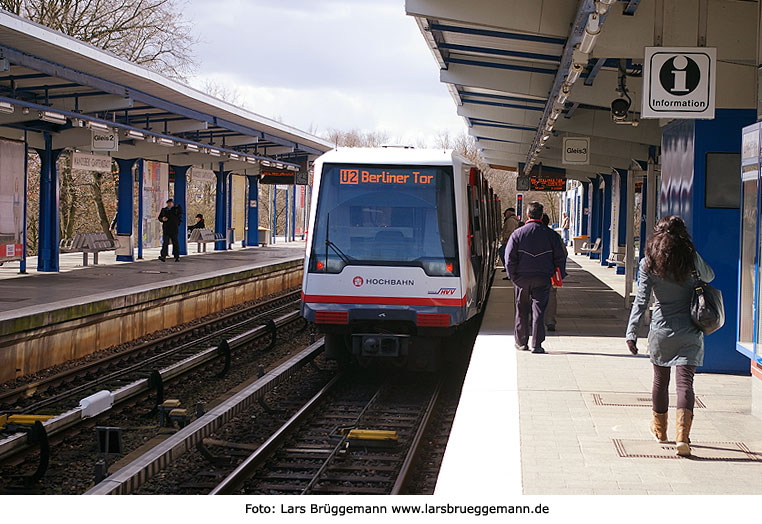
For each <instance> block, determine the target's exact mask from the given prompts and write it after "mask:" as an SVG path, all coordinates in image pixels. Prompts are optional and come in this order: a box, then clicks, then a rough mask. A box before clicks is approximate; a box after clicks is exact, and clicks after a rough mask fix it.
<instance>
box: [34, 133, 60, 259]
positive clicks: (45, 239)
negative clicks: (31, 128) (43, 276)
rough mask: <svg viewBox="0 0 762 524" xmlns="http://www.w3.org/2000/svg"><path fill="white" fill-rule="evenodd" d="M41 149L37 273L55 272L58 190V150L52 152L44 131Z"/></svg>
mask: <svg viewBox="0 0 762 524" xmlns="http://www.w3.org/2000/svg"><path fill="white" fill-rule="evenodd" d="M43 135H44V139H45V149H37V154H38V155H40V227H39V235H38V242H37V271H58V244H59V236H60V233H59V228H58V225H59V224H58V221H59V218H58V213H59V208H58V206H59V187H58V165H57V162H58V157H59V156H61V152H62V151H63V150H62V149H53V137H52V136H51V135H50V133H48V132H45V133H44V134H43Z"/></svg>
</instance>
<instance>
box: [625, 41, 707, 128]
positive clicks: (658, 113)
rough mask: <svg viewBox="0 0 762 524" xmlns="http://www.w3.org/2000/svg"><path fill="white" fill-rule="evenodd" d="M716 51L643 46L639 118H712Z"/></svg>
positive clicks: (697, 48) (701, 48) (705, 48)
mask: <svg viewBox="0 0 762 524" xmlns="http://www.w3.org/2000/svg"><path fill="white" fill-rule="evenodd" d="M716 62H717V50H716V49H715V48H713V47H671V48H670V47H646V56H645V60H644V62H643V97H642V98H643V105H642V111H641V114H640V116H641V118H714V95H715V86H716V83H717V81H716V72H715V69H716Z"/></svg>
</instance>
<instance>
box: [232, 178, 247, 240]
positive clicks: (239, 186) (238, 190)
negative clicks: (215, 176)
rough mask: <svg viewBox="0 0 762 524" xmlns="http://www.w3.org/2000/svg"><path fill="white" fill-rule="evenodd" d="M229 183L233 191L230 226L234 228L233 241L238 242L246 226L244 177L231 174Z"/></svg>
mask: <svg viewBox="0 0 762 524" xmlns="http://www.w3.org/2000/svg"><path fill="white" fill-rule="evenodd" d="M230 185H231V190H232V191H233V195H232V196H233V204H232V205H233V209H232V210H231V211H232V213H231V215H232V224H231V225H230V227H232V228H235V231H234V235H235V236H234V237H233V241H235V242H240V241H242V240H243V230H244V227H245V226H246V202H245V201H246V177H243V176H235V175H233V176H232V177H231V182H230Z"/></svg>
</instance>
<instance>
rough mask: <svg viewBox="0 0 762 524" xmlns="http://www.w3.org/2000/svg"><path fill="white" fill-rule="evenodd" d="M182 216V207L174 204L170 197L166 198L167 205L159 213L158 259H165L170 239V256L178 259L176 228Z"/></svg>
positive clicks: (176, 260) (178, 248)
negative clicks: (159, 241)
mask: <svg viewBox="0 0 762 524" xmlns="http://www.w3.org/2000/svg"><path fill="white" fill-rule="evenodd" d="M182 217H183V210H182V208H181V207H180V206H176V205H174V201H173V200H172V199H171V198H170V199H169V200H167V206H166V207H163V208H162V209H161V212H160V213H159V222H161V232H162V243H161V254H160V255H159V260H161V261H162V262H164V261H165V260H167V252H168V251H169V243H170V241H171V242H172V256H173V257H175V262H179V261H180V246H179V243H178V240H177V232H178V229H180V221H181V220H182Z"/></svg>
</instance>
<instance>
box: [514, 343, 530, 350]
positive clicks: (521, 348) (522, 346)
mask: <svg viewBox="0 0 762 524" xmlns="http://www.w3.org/2000/svg"><path fill="white" fill-rule="evenodd" d="M514 346H516V349H518V350H519V351H529V346H528V345H526V344H514Z"/></svg>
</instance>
